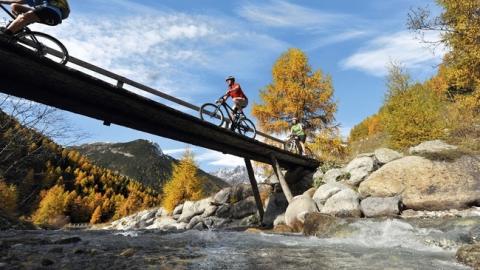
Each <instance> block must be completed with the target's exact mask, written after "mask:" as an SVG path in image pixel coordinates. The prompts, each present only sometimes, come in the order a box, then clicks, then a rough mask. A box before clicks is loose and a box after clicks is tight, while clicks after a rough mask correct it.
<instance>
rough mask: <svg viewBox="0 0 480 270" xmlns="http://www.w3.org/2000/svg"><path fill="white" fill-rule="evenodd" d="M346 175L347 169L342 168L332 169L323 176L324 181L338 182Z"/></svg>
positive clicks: (327, 182)
mask: <svg viewBox="0 0 480 270" xmlns="http://www.w3.org/2000/svg"><path fill="white" fill-rule="evenodd" d="M344 175H345V171H344V170H342V169H330V170H328V171H327V172H326V173H325V175H324V176H323V183H326V184H329V183H336V182H338V181H340V180H341V178H342V177H343V176H344Z"/></svg>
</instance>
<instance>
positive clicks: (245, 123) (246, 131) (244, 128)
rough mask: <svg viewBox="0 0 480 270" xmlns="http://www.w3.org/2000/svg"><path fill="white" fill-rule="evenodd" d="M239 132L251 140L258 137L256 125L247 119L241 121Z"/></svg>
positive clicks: (238, 127)
mask: <svg viewBox="0 0 480 270" xmlns="http://www.w3.org/2000/svg"><path fill="white" fill-rule="evenodd" d="M237 130H238V133H240V134H241V135H243V136H245V137H248V138H251V139H255V136H256V135H257V129H256V128H255V125H254V124H253V122H252V121H250V120H249V119H246V118H244V119H241V120H240V121H239V122H238V126H237Z"/></svg>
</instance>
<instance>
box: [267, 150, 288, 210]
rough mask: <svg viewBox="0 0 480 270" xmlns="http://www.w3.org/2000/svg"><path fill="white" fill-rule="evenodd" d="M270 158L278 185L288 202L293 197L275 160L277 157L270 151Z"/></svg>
mask: <svg viewBox="0 0 480 270" xmlns="http://www.w3.org/2000/svg"><path fill="white" fill-rule="evenodd" d="M270 159H271V160H272V167H273V171H274V172H275V175H276V176H277V179H278V181H280V186H281V187H282V191H283V194H285V198H287V201H288V203H289V204H290V202H291V201H292V199H293V196H292V192H291V191H290V188H289V187H288V183H287V181H286V180H285V177H284V176H283V173H282V171H281V168H280V164H279V163H278V161H277V158H276V157H275V155H274V154H273V153H272V154H270Z"/></svg>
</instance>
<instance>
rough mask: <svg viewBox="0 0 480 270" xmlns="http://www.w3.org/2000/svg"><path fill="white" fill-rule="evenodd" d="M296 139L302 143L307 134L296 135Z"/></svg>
mask: <svg viewBox="0 0 480 270" xmlns="http://www.w3.org/2000/svg"><path fill="white" fill-rule="evenodd" d="M298 140H299V141H301V142H303V143H304V142H305V141H306V140H307V136H305V135H298Z"/></svg>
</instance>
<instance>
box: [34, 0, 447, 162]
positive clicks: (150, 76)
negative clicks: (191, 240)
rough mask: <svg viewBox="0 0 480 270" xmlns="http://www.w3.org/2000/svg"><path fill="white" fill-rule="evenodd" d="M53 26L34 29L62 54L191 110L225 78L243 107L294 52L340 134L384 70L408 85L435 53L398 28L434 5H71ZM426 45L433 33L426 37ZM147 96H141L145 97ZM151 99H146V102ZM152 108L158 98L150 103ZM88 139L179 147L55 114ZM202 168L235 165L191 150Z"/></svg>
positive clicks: (365, 109) (370, 106) (127, 1)
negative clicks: (332, 107) (319, 79)
mask: <svg viewBox="0 0 480 270" xmlns="http://www.w3.org/2000/svg"><path fill="white" fill-rule="evenodd" d="M70 4H71V9H72V13H71V15H70V18H69V19H68V20H66V21H65V22H64V23H63V24H62V25H60V26H58V27H55V28H51V27H44V26H40V27H37V29H41V30H43V31H46V32H48V33H51V34H53V35H54V36H56V37H58V38H59V39H60V40H61V41H62V42H64V43H65V44H66V46H67V47H68V49H69V51H70V53H71V54H72V55H73V56H75V57H78V58H80V59H83V60H86V61H88V62H91V63H93V64H96V65H99V66H101V67H104V68H106V69H109V70H112V71H114V72H116V73H119V74H121V75H123V76H126V77H128V78H131V79H133V80H136V81H139V82H141V83H144V84H146V85H149V86H152V87H154V88H156V89H158V90H161V91H164V92H166V93H169V94H171V95H174V96H176V97H179V98H182V99H185V100H187V101H189V102H192V103H194V104H197V105H200V104H202V103H204V102H208V101H212V100H214V99H215V98H217V97H218V96H219V95H221V94H222V93H223V92H224V91H225V83H224V78H225V77H226V76H228V75H235V76H236V77H237V79H238V82H239V83H240V84H241V85H242V88H243V89H244V90H245V91H246V93H247V96H248V97H249V99H250V101H251V103H253V102H258V101H259V95H258V94H259V90H260V89H262V87H264V86H265V85H267V84H268V83H269V82H270V81H271V75H270V72H271V67H272V65H273V63H274V61H275V60H276V59H277V58H278V57H279V56H280V54H281V53H283V52H285V51H286V50H287V49H288V48H291V47H296V48H300V49H302V50H303V51H304V52H305V53H306V54H307V55H308V57H309V60H310V64H311V65H312V66H313V68H314V69H318V68H320V69H322V70H323V71H324V72H325V73H327V74H330V75H331V76H332V78H333V83H334V88H335V100H336V101H338V104H339V106H338V112H337V115H336V119H337V121H338V122H339V123H340V124H341V127H342V132H343V133H344V134H348V130H349V129H350V128H351V127H352V126H354V125H355V124H357V123H358V122H360V121H361V120H362V119H364V118H365V117H367V116H368V115H371V114H373V113H375V112H376V111H377V110H378V108H379V106H380V105H381V103H382V100H383V96H384V93H385V74H386V66H387V65H388V63H389V62H392V61H394V62H397V63H401V64H403V65H404V66H405V67H406V68H407V69H408V70H409V71H410V72H411V73H412V75H413V77H414V78H415V79H417V80H424V79H425V78H428V77H429V76H431V75H432V74H434V73H435V71H436V66H437V64H438V63H439V62H440V60H441V58H442V55H443V54H444V53H445V51H444V50H442V49H438V48H437V50H432V49H431V48H428V47H426V45H424V44H422V43H421V42H420V41H419V40H418V39H416V38H415V35H414V34H413V33H410V32H409V31H408V30H407V29H406V18H407V13H408V11H409V9H410V8H412V7H418V6H426V5H428V6H429V7H430V8H431V9H434V10H435V12H438V8H437V7H436V5H435V3H434V1H430V0H422V1H419V0H417V1H414V0H389V1H385V0H369V1H357V0H339V1H292V0H290V1H286V0H271V1H253V0H250V1H243V0H240V1H219V0H196V1H182V0H164V1H155V0H138V1H134V0H81V1H79V0H71V1H70ZM426 37H427V38H428V39H431V40H434V39H436V38H437V37H438V34H437V33H427V35H426ZM147 96H148V95H147ZM152 98H154V97H152ZM159 101H161V102H162V100H160V99H159ZM65 114H66V115H67V116H68V118H69V120H70V121H71V122H72V123H74V124H75V125H78V127H79V128H80V129H81V130H83V131H87V132H89V133H90V137H89V138H88V139H86V140H84V141H82V142H81V143H87V142H97V141H102V142H123V141H130V140H134V139H139V138H143V139H148V140H151V141H154V142H157V143H158V144H159V145H160V146H161V148H162V149H163V151H164V152H166V153H170V154H173V155H174V156H176V157H178V156H179V155H180V154H181V152H182V149H184V148H185V144H183V143H179V142H175V141H172V140H168V139H164V138H161V137H158V136H153V135H150V134H145V133H141V132H137V131H134V130H130V129H127V128H123V127H118V126H115V125H112V126H111V127H104V126H102V123H101V122H99V121H97V120H92V119H88V118H86V117H82V116H78V115H74V114H70V113H65ZM194 151H195V152H196V157H197V161H198V162H199V163H200V166H201V167H202V168H203V169H205V170H208V171H211V170H215V169H218V168H219V167H224V166H234V165H238V164H242V160H241V159H237V158H234V157H230V156H224V155H222V154H220V153H217V152H212V151H209V150H206V149H200V148H195V147H194Z"/></svg>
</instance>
